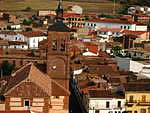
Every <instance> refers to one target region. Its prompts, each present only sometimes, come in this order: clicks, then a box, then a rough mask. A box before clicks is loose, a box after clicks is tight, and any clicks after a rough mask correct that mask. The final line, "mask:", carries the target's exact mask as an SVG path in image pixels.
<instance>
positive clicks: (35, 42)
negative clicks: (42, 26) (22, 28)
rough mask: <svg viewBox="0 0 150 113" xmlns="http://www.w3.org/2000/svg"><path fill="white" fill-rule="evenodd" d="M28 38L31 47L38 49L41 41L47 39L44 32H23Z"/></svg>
mask: <svg viewBox="0 0 150 113" xmlns="http://www.w3.org/2000/svg"><path fill="white" fill-rule="evenodd" d="M21 34H22V35H23V36H24V37H25V38H26V39H27V43H28V46H29V48H30V49H38V48H39V42H40V41H42V40H44V39H47V36H45V35H44V33H43V32H23V33H21Z"/></svg>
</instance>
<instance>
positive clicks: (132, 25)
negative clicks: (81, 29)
mask: <svg viewBox="0 0 150 113" xmlns="http://www.w3.org/2000/svg"><path fill="white" fill-rule="evenodd" d="M85 27H87V28H89V29H97V28H109V29H113V28H117V29H126V30H132V31H147V25H143V24H139V23H136V22H128V21H126V20H120V19H106V18H103V19H97V20H96V19H95V20H94V19H93V20H87V21H85Z"/></svg>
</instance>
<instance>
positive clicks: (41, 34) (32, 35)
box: [18, 31, 45, 37]
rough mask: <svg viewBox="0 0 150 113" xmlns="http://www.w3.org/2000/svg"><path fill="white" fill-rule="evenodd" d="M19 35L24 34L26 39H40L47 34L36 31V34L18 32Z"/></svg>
mask: <svg viewBox="0 0 150 113" xmlns="http://www.w3.org/2000/svg"><path fill="white" fill-rule="evenodd" d="M18 33H19V34H22V35H24V36H26V37H39V36H45V34H44V33H43V32H41V31H34V32H18Z"/></svg>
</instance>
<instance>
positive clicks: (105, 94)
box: [89, 90, 123, 98]
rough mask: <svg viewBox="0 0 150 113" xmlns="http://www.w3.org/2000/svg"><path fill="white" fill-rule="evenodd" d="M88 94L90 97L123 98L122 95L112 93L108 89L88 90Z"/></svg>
mask: <svg viewBox="0 0 150 113" xmlns="http://www.w3.org/2000/svg"><path fill="white" fill-rule="evenodd" d="M89 95H90V97H91V98H123V96H121V95H118V94H116V93H112V92H111V91H110V90H103V91H102V90H90V91H89Z"/></svg>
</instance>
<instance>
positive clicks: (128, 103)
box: [125, 100, 137, 107]
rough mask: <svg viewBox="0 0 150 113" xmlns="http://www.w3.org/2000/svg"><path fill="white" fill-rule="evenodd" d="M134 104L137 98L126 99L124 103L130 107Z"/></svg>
mask: <svg viewBox="0 0 150 113" xmlns="http://www.w3.org/2000/svg"><path fill="white" fill-rule="evenodd" d="M135 104H137V100H127V101H126V104H125V105H126V106H128V107H132V106H133V105H135Z"/></svg>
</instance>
